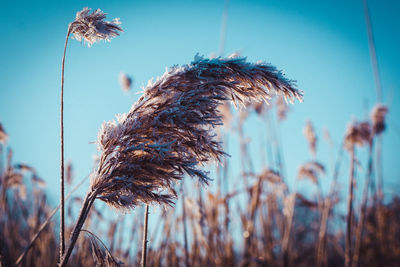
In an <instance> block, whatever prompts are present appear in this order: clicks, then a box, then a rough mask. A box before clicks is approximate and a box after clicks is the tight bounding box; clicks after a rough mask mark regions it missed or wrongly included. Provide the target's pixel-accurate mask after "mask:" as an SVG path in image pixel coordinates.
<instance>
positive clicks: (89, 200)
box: [60, 191, 97, 267]
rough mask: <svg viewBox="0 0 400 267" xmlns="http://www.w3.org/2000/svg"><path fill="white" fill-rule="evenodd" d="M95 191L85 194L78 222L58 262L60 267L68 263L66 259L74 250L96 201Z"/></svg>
mask: <svg viewBox="0 0 400 267" xmlns="http://www.w3.org/2000/svg"><path fill="white" fill-rule="evenodd" d="M96 196H97V191H90V192H89V193H87V195H86V197H85V200H84V201H83V205H82V208H81V211H80V213H79V218H78V221H77V222H76V225H75V227H74V230H73V231H72V234H71V237H70V239H69V245H68V248H67V249H66V251H65V254H64V255H63V256H62V259H61V261H60V267H65V266H66V265H67V263H68V259H69V257H70V256H71V253H72V250H73V249H74V246H75V243H76V241H77V240H78V237H79V233H80V231H81V229H82V227H83V224H84V223H85V221H86V218H87V216H88V214H89V211H90V208H91V207H92V205H93V203H94V201H95V200H96Z"/></svg>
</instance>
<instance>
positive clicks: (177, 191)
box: [0, 9, 400, 267]
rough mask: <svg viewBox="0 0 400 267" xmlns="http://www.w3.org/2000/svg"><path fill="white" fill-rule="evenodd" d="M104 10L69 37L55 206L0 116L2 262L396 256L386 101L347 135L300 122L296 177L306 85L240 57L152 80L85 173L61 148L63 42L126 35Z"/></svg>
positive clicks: (399, 227)
mask: <svg viewBox="0 0 400 267" xmlns="http://www.w3.org/2000/svg"><path fill="white" fill-rule="evenodd" d="M104 19H105V15H104V13H102V12H101V11H100V10H96V11H95V12H92V13H90V9H83V10H82V11H81V12H78V14H77V16H76V19H75V20H74V21H73V22H72V23H71V24H69V27H68V31H67V35H66V41H65V48H64V57H63V60H62V78H61V80H62V82H61V105H60V106H61V121H60V122H61V127H60V128H61V140H60V141H61V154H62V155H61V162H60V165H61V166H60V171H61V174H60V176H61V180H60V184H61V187H60V190H61V192H62V194H61V200H60V203H59V204H60V205H58V207H56V205H54V201H51V200H50V199H49V197H48V195H49V192H48V191H46V190H47V188H46V182H45V179H42V177H39V175H38V174H37V172H36V170H35V167H34V166H30V165H27V164H25V163H24V164H22V163H18V162H15V161H14V160H13V150H12V148H11V147H9V146H8V143H7V141H8V134H7V125H2V124H0V213H1V217H0V266H44V267H45V266H55V265H57V264H60V265H61V266H139V265H141V266H354V267H357V266H396V265H398V264H399V262H400V195H390V196H389V195H386V194H385V190H384V186H383V184H384V179H385V177H384V175H383V171H382V168H383V167H382V142H383V139H384V138H385V130H386V129H387V128H389V127H390V124H389V123H387V122H386V115H387V113H388V112H390V111H389V108H388V107H387V106H386V105H385V104H382V103H377V104H376V105H375V106H374V107H373V108H372V109H371V110H370V111H369V117H368V118H367V119H364V120H360V121H356V120H352V121H350V120H349V122H348V124H347V125H343V128H346V131H345V132H343V134H342V137H341V139H340V142H334V141H333V140H332V138H331V136H330V134H329V130H328V129H325V130H324V134H323V136H319V135H318V134H317V133H318V132H320V131H319V130H318V131H317V130H316V129H320V125H314V124H313V122H312V121H311V120H310V121H307V123H306V124H305V125H304V128H303V129H297V130H298V131H303V133H304V139H302V140H298V143H305V144H307V145H308V150H309V158H307V159H305V160H304V163H303V164H302V165H301V166H300V167H299V168H298V169H297V173H296V174H295V176H294V177H290V174H291V173H293V172H292V171H288V170H293V169H295V168H297V166H289V165H287V163H286V161H285V155H284V153H283V151H284V150H283V145H284V144H285V140H284V139H283V136H282V134H281V128H282V125H283V124H285V123H287V121H286V119H287V117H290V116H291V113H292V112H296V105H303V104H305V103H302V104H300V103H298V102H301V101H302V99H303V94H304V97H305V98H306V96H307V91H305V92H304V93H303V91H301V90H300V89H302V88H297V86H296V84H295V82H293V81H292V80H290V79H288V78H286V77H285V76H284V75H283V74H282V72H281V71H279V70H278V69H277V68H275V67H274V66H272V65H270V64H266V63H260V62H258V63H251V62H247V61H246V59H245V58H243V57H241V56H240V55H232V56H230V57H226V58H223V57H216V58H211V59H208V58H204V57H201V56H198V55H196V56H195V58H194V60H193V62H191V63H190V64H188V65H184V66H180V67H179V66H174V67H172V68H171V69H169V70H167V71H166V73H165V74H164V75H163V76H161V77H160V78H159V79H158V80H156V81H155V82H152V83H151V82H150V83H149V84H148V85H147V87H146V88H145V89H144V92H143V95H142V96H141V97H140V98H139V100H138V101H137V102H136V103H134V104H133V106H132V108H131V110H130V111H129V112H127V113H126V114H122V115H118V116H117V119H116V120H115V121H111V122H106V123H104V124H103V125H102V127H101V129H100V131H99V134H98V140H97V142H96V143H97V146H98V150H99V153H100V155H99V157H98V158H97V159H96V160H95V161H94V163H93V166H88V169H91V168H93V171H92V173H91V174H90V175H88V176H87V177H75V176H74V174H73V164H72V163H68V164H65V166H64V154H63V149H64V140H63V134H64V133H63V129H64V128H63V127H64V126H63V90H64V61H65V57H66V49H67V43H68V40H69V37H70V36H74V37H75V39H77V40H80V41H84V42H86V43H88V44H89V45H91V44H93V43H95V42H97V41H99V40H109V39H110V38H112V37H116V36H118V35H119V32H120V31H122V28H121V27H120V26H119V24H120V23H119V20H113V21H104ZM121 83H122V86H123V87H124V89H125V90H129V89H130V86H131V83H132V80H131V78H129V77H127V76H124V75H122V76H121ZM297 100H299V101H297ZM295 102H296V103H295ZM291 103H292V104H293V103H294V104H295V105H291ZM349 117H350V116H349ZM254 124H256V125H257V127H254ZM254 129H256V130H254ZM320 146H324V147H328V148H329V151H330V153H331V157H330V161H328V162H326V157H323V158H324V159H321V158H320V156H321V155H320V153H319V148H320ZM72 162H73V161H72ZM89 181H90V185H88V183H89ZM343 181H346V182H344V183H343ZM78 189H80V190H81V191H82V190H83V191H86V192H87V194H86V195H84V194H80V193H79V190H78ZM59 214H60V215H59Z"/></svg>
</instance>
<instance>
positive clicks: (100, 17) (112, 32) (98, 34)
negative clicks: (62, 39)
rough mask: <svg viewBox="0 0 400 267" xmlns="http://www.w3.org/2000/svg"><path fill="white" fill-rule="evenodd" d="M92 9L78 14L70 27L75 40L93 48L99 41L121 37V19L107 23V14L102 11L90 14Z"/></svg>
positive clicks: (97, 10)
mask: <svg viewBox="0 0 400 267" xmlns="http://www.w3.org/2000/svg"><path fill="white" fill-rule="evenodd" d="M91 10H92V9H91V8H87V7H85V8H83V9H82V10H81V11H79V12H77V13H76V17H75V20H74V21H73V22H72V23H71V24H70V25H69V30H70V31H71V33H72V34H73V35H74V39H76V40H78V41H80V42H81V41H84V42H85V43H87V45H88V46H91V45H92V44H94V43H95V42H98V41H102V40H103V41H108V42H109V41H110V39H111V38H113V37H116V36H118V35H119V32H120V31H122V28H121V27H120V26H118V25H120V24H121V22H120V21H119V18H116V19H113V20H112V21H105V20H104V19H105V18H106V14H105V13H103V11H101V10H100V9H96V10H95V11H93V12H92V13H90V11H91Z"/></svg>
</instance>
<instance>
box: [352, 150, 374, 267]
mask: <svg viewBox="0 0 400 267" xmlns="http://www.w3.org/2000/svg"><path fill="white" fill-rule="evenodd" d="M372 171H373V143H371V144H370V146H369V155H368V173H367V179H366V181H365V186H364V192H363V198H362V202H361V210H360V218H359V221H358V225H357V230H356V244H355V248H354V255H353V267H357V266H358V263H359V259H360V252H361V239H362V236H363V231H364V218H365V213H366V211H367V202H368V191H369V186H370V183H371V178H372Z"/></svg>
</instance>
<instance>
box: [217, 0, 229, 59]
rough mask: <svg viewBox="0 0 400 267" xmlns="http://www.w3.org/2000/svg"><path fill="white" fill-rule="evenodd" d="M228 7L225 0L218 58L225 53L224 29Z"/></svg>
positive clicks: (227, 2)
mask: <svg viewBox="0 0 400 267" xmlns="http://www.w3.org/2000/svg"><path fill="white" fill-rule="evenodd" d="M228 7H229V0H225V4H224V11H223V13H222V25H221V34H220V40H219V56H221V57H222V56H223V55H224V51H225V40H226V28H227V22H228Z"/></svg>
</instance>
